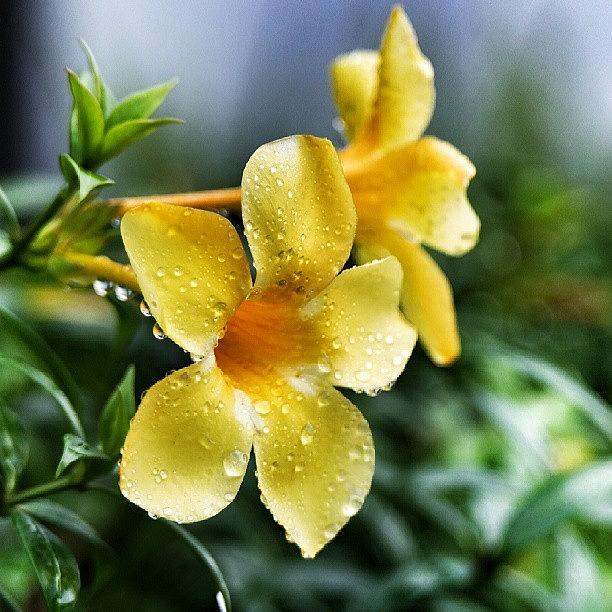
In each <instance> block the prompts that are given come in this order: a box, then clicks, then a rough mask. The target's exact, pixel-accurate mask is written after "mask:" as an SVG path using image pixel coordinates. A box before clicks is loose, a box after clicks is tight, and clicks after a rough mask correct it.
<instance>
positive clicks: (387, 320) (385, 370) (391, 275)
mask: <svg viewBox="0 0 612 612" xmlns="http://www.w3.org/2000/svg"><path fill="white" fill-rule="evenodd" d="M401 283H402V268H401V266H400V264H399V262H398V261H397V260H396V259H395V258H394V257H387V258H386V259H383V260H379V261H375V262H372V263H368V264H366V265H363V266H357V267H355V268H351V269H350V270H345V271H344V272H342V273H341V274H340V275H339V276H338V277H337V278H335V279H334V281H333V282H332V283H331V285H329V287H328V288H327V289H326V290H325V291H324V292H323V293H322V294H321V295H319V296H317V297H316V298H315V299H313V300H312V301H311V302H309V303H308V304H305V305H304V307H303V309H302V311H303V314H304V316H305V317H306V318H307V319H310V320H311V321H312V322H313V323H314V326H315V331H314V334H315V336H316V337H317V339H318V342H319V344H320V347H321V351H322V357H321V361H320V364H319V368H320V369H321V370H322V371H323V372H329V379H330V382H331V383H332V384H334V385H340V386H343V387H350V388H351V389H354V390H355V391H367V392H374V391H376V390H379V389H382V388H384V387H387V386H388V385H390V384H392V383H394V382H395V380H396V379H397V377H398V376H399V375H400V374H401V373H402V370H403V369H404V367H405V365H406V361H408V358H409V357H410V354H411V353H412V349H413V348H414V344H415V342H416V332H415V330H414V329H413V328H412V327H411V326H410V325H408V324H407V323H406V320H405V319H404V317H402V315H401V314H400V311H399V292H400V287H401Z"/></svg>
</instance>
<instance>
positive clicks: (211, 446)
mask: <svg viewBox="0 0 612 612" xmlns="http://www.w3.org/2000/svg"><path fill="white" fill-rule="evenodd" d="M243 397H244V395H243V394H241V392H239V391H236V390H235V389H234V388H233V387H231V386H230V385H229V384H228V383H227V382H226V381H225V379H224V377H223V374H221V371H220V370H219V369H218V368H216V367H215V366H213V367H212V369H211V367H210V365H208V366H206V365H205V364H204V362H198V363H194V364H193V365H191V366H189V367H187V368H184V369H182V370H178V371H177V372H174V373H172V374H170V375H169V376H167V377H166V378H164V379H163V380H161V381H160V382H158V383H157V384H155V385H153V387H151V389H149V391H148V392H147V394H146V395H145V397H144V399H143V400H142V402H141V404H140V407H139V408H138V411H137V412H136V416H135V417H134V419H133V421H132V424H131V426H130V430H129V432H128V435H127V438H126V440H125V444H124V447H123V458H122V460H121V469H120V474H121V475H120V479H119V484H120V487H121V492H122V493H123V494H124V495H125V496H126V497H127V498H128V499H129V500H130V501H132V502H133V503H135V504H137V505H138V506H140V507H141V508H144V509H145V510H148V511H149V512H150V513H152V514H155V515H156V516H163V517H165V518H167V519H170V520H173V521H176V522H179V523H185V522H186V523H190V522H193V521H200V520H203V519H206V518H208V517H210V516H213V515H215V514H217V513H218V512H220V511H221V510H222V509H223V508H225V506H227V505H228V504H229V503H230V502H231V501H232V499H234V496H235V495H236V492H237V491H238V488H239V487H240V483H241V482H242V478H243V476H244V472H245V470H246V467H247V463H248V457H249V453H250V452H251V442H252V437H253V431H252V422H251V418H250V415H249V409H248V402H245V401H244V400H243V399H242V398H243Z"/></svg>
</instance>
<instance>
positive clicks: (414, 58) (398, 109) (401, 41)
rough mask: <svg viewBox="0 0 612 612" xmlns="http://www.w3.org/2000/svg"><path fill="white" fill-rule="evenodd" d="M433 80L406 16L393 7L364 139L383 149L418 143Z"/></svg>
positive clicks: (430, 104)
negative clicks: (368, 125) (368, 127)
mask: <svg viewBox="0 0 612 612" xmlns="http://www.w3.org/2000/svg"><path fill="white" fill-rule="evenodd" d="M433 78H434V73H433V67H432V65H431V63H430V62H429V60H428V59H427V58H426V57H425V56H424V55H423V54H422V53H421V50H420V49H419V45H418V41H417V37H416V34H415V32H414V29H413V28H412V25H411V24H410V21H409V20H408V17H406V13H404V10H403V9H402V8H401V7H399V6H396V7H395V8H394V9H393V10H392V11H391V15H390V16H389V21H388V23H387V29H386V31H385V34H384V35H383V39H382V42H381V46H380V68H379V85H378V95H377V98H376V103H375V108H374V113H373V116H372V122H371V124H370V129H369V130H368V133H367V134H364V138H366V139H368V140H370V141H371V142H372V143H373V144H375V145H378V146H379V147H381V148H383V149H386V150H390V149H393V148H396V147H398V146H401V145H404V144H407V143H410V142H414V141H415V140H417V139H418V138H419V137H420V136H421V135H422V134H423V132H424V131H425V128H426V127H427V125H428V124H429V120H430V119H431V115H432V113H433V109H434V102H435V90H434V83H433Z"/></svg>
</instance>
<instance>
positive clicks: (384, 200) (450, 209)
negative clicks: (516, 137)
mask: <svg viewBox="0 0 612 612" xmlns="http://www.w3.org/2000/svg"><path fill="white" fill-rule="evenodd" d="M474 174H475V169H474V166H473V165H472V163H471V162H470V160H469V159H468V158H467V157H465V156H464V155H462V154H461V153H460V152H459V151H458V150H457V149H455V147H453V146H452V145H450V144H448V143H446V142H443V141H441V140H438V139H437V138H432V137H427V138H422V139H421V140H419V141H418V142H416V143H415V144H413V145H408V146H406V147H404V148H402V149H398V150H397V151H393V152H391V153H388V154H386V155H384V156H382V157H375V156H373V157H370V158H369V159H363V160H361V161H360V163H359V164H358V165H355V164H351V167H350V170H347V180H348V181H349V184H350V186H351V190H352V191H353V196H354V198H355V204H356V206H357V209H358V211H359V219H360V223H362V225H368V224H370V225H378V226H380V225H381V221H382V222H383V223H386V224H387V226H389V227H393V228H395V229H397V230H398V231H400V232H401V233H403V234H404V235H405V236H407V237H409V238H410V239H411V240H412V241H413V242H424V243H425V244H428V245H429V246H432V247H434V248H436V249H438V250H440V251H443V252H444V253H448V254H449V255H461V254H463V253H465V252H466V251H468V250H469V249H471V248H472V247H473V246H474V244H475V243H476V242H477V240H478V234H479V231H480V221H479V220H478V217H477V216H476V213H475V212H474V210H473V208H472V207H471V206H470V203H469V201H468V198H467V195H466V190H467V187H468V185H469V182H470V179H471V178H472V177H473V176H474Z"/></svg>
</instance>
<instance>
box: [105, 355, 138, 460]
mask: <svg viewBox="0 0 612 612" xmlns="http://www.w3.org/2000/svg"><path fill="white" fill-rule="evenodd" d="M135 413H136V402H135V399H134V366H130V367H129V368H128V369H127V370H126V372H125V374H124V376H123V378H122V380H121V382H120V383H119V384H118V385H117V387H116V388H115V390H114V391H113V393H112V395H111V396H110V398H109V399H108V401H107V402H106V405H105V406H104V409H103V410H102V414H101V415H100V421H99V422H98V435H99V437H100V442H101V444H102V449H103V450H104V452H105V453H106V454H107V455H108V456H109V457H113V458H114V457H118V456H119V452H120V451H121V447H122V446H123V442H124V440H125V436H126V435H127V432H128V429H129V427H130V421H131V419H132V417H133V416H134V414H135Z"/></svg>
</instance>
